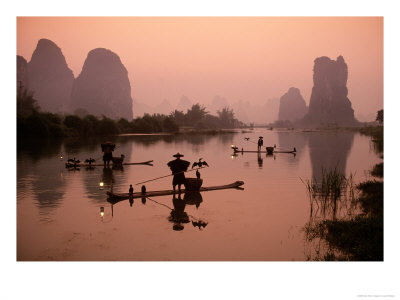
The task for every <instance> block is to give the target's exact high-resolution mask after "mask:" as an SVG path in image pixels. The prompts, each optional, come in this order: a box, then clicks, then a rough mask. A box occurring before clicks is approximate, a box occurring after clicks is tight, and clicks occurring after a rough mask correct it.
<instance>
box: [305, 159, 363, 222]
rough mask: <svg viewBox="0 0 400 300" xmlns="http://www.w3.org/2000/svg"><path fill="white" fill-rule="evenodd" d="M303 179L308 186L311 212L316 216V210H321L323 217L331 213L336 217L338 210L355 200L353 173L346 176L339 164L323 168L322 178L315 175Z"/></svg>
mask: <svg viewBox="0 0 400 300" xmlns="http://www.w3.org/2000/svg"><path fill="white" fill-rule="evenodd" d="M301 181H302V182H303V183H304V184H305V186H306V189H307V192H308V195H309V198H310V207H311V212H310V213H311V215H314V217H315V214H316V212H319V211H321V213H322V217H323V218H325V217H326V216H327V214H329V215H331V217H332V218H333V219H335V218H336V214H337V212H338V211H340V210H341V209H342V208H347V205H348V203H353V202H354V199H355V185H354V181H353V174H351V173H350V175H349V177H346V176H345V174H343V172H341V171H340V170H339V169H338V167H337V166H336V167H335V168H330V169H327V168H322V176H321V179H320V180H318V179H317V178H315V177H314V178H312V179H311V180H310V179H305V180H303V179H301ZM315 205H316V206H317V207H316V208H315V207H314V206H315ZM315 210H316V211H315Z"/></svg>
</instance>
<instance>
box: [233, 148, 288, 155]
mask: <svg viewBox="0 0 400 300" xmlns="http://www.w3.org/2000/svg"><path fill="white" fill-rule="evenodd" d="M233 152H234V153H268V154H274V153H291V154H295V153H296V151H294V150H274V151H273V152H268V151H257V150H243V151H242V150H239V149H237V150H236V149H234V150H233Z"/></svg>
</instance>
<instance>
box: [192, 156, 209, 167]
mask: <svg viewBox="0 0 400 300" xmlns="http://www.w3.org/2000/svg"><path fill="white" fill-rule="evenodd" d="M201 160H202V158H199V161H198V162H197V161H196V162H194V163H193V165H192V169H193V168H194V167H196V166H199V167H200V168H201V167H203V166H206V167H208V164H207V162H205V161H201Z"/></svg>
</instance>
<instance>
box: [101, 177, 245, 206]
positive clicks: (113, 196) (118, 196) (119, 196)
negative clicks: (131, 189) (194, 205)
mask: <svg viewBox="0 0 400 300" xmlns="http://www.w3.org/2000/svg"><path fill="white" fill-rule="evenodd" d="M243 184H244V182H243V181H235V182H234V183H231V184H226V185H217V186H209V187H201V188H200V189H199V190H198V191H196V192H208V191H215V190H224V189H234V188H236V189H243V188H241V186H242V185H243ZM187 192H194V191H193V190H191V191H189V190H188V191H187ZM176 193H177V192H176ZM182 193H186V189H182V190H181V194H182ZM173 194H174V191H173V190H161V191H147V192H146V193H144V194H142V193H141V192H136V193H133V194H132V195H131V198H143V197H157V196H168V195H173ZM107 195H108V199H107V201H108V202H111V203H117V202H119V201H121V200H126V199H129V193H112V192H109V191H108V192H107Z"/></svg>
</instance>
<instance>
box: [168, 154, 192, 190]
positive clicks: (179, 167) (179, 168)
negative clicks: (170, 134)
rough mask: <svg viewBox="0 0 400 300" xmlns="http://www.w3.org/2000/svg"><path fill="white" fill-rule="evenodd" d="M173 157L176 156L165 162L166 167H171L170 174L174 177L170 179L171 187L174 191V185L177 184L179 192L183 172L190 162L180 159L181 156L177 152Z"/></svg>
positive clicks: (183, 176)
mask: <svg viewBox="0 0 400 300" xmlns="http://www.w3.org/2000/svg"><path fill="white" fill-rule="evenodd" d="M173 157H176V159H174V160H171V161H170V162H168V163H167V165H168V167H169V168H170V169H171V171H172V174H173V175H174V178H173V179H172V187H173V189H174V193H175V187H176V186H177V185H178V192H179V193H180V192H181V185H182V184H185V173H184V172H186V171H187V169H188V167H189V166H190V162H188V161H186V160H183V159H181V157H183V155H182V154H180V153H179V152H178V153H177V154H175V155H173Z"/></svg>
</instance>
